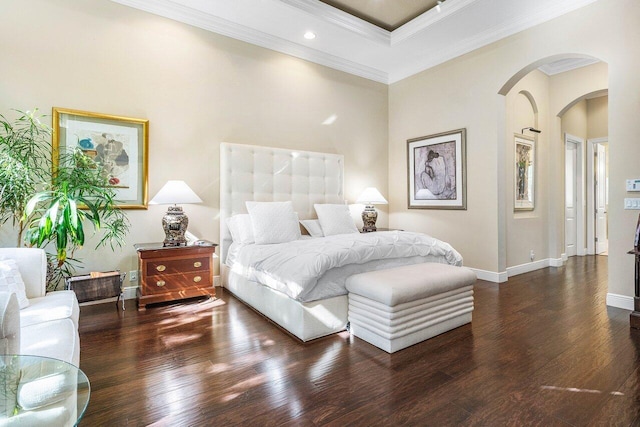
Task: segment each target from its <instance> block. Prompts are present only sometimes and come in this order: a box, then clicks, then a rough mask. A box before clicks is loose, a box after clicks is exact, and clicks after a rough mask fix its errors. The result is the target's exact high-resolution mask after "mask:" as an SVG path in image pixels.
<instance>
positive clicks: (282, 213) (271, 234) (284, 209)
mask: <svg viewBox="0 0 640 427" xmlns="http://www.w3.org/2000/svg"><path fill="white" fill-rule="evenodd" d="M246 205H247V211H248V212H249V216H250V217H251V224H253V235H254V237H255V240H256V243H257V244H258V245H268V244H272V243H285V242H291V241H293V240H298V239H299V238H300V225H298V214H296V213H295V212H294V211H293V204H292V203H291V202H246Z"/></svg>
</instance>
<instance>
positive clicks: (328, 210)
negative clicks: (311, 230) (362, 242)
mask: <svg viewBox="0 0 640 427" xmlns="http://www.w3.org/2000/svg"><path fill="white" fill-rule="evenodd" d="M313 207H314V208H315V209H316V214H318V221H320V227H322V232H323V233H324V235H325V236H333V235H335V234H350V233H358V232H359V231H358V227H356V224H355V222H353V218H351V213H350V212H349V207H348V206H347V205H331V204H322V205H321V204H315V205H313Z"/></svg>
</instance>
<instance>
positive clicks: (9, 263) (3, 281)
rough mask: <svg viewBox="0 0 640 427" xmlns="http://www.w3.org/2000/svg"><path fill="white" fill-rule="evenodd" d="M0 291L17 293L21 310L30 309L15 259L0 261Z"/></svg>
mask: <svg viewBox="0 0 640 427" xmlns="http://www.w3.org/2000/svg"><path fill="white" fill-rule="evenodd" d="M0 291H5V292H13V293H15V294H16V297H17V298H18V304H19V305H20V309H23V308H26V307H29V300H28V299H27V291H26V289H25V286H24V282H23V281H22V276H21V275H20V270H18V264H16V261H15V260H13V259H5V260H0Z"/></svg>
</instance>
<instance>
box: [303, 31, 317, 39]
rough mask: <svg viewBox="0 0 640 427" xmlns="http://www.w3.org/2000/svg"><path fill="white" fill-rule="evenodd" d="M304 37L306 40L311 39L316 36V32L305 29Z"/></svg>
mask: <svg viewBox="0 0 640 427" xmlns="http://www.w3.org/2000/svg"><path fill="white" fill-rule="evenodd" d="M304 38H305V39H307V40H313V39H315V38H316V33H314V32H313V31H307V32H306V33H304Z"/></svg>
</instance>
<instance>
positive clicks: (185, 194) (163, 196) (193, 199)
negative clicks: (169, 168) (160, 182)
mask: <svg viewBox="0 0 640 427" xmlns="http://www.w3.org/2000/svg"><path fill="white" fill-rule="evenodd" d="M178 203H180V204H183V203H202V199H201V198H200V197H198V195H197V194H196V193H194V192H193V190H192V189H191V188H189V186H188V185H187V183H186V182H184V181H167V183H166V184H165V185H164V186H163V187H162V188H161V189H160V191H158V194H156V195H155V196H154V197H153V199H151V201H150V202H149V204H150V205H175V204H178Z"/></svg>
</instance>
